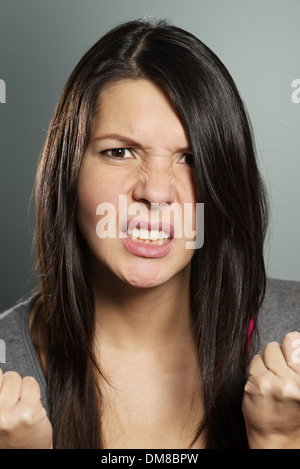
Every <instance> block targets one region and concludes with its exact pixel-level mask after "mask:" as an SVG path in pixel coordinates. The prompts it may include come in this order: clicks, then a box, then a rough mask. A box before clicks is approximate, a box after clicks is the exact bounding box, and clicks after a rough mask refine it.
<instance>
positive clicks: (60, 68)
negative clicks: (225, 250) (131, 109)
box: [0, 0, 300, 310]
mask: <svg viewBox="0 0 300 469" xmlns="http://www.w3.org/2000/svg"><path fill="white" fill-rule="evenodd" d="M148 15H151V16H154V17H156V18H167V19H169V20H170V21H171V22H172V23H173V24H175V25H177V26H180V27H182V28H184V29H187V30H189V31H191V32H192V33H193V34H195V35H196V36H198V37H199V38H200V39H201V40H202V41H203V42H204V43H206V44H207V45H208V46H209V47H210V48H211V49H212V50H213V51H214V52H215V53H216V54H217V55H218V56H219V57H220V58H221V60H222V61H223V62H224V63H225V65H226V66H227V68H228V69H229V71H230V72H231V74H232V76H233V78H234V80H235V81H236V83H237V86H238V88H239V90H240V92H241V94H242V97H243V99H244V101H245V104H246V106H247V109H248V112H249V114H250V118H251V120H252V123H253V127H254V133H255V138H256V144H257V153H258V158H259V163H260V166H261V170H262V173H263V176H264V178H265V181H266V184H267V187H268V190H269V193H270V197H271V201H272V220H271V225H270V229H269V233H268V240H267V243H266V251H265V258H266V265H267V272H268V275H269V276H271V277H276V278H283V279H294V280H300V263H299V260H300V256H299V240H300V220H299V201H300V187H299V186H300V185H299V174H300V158H299V149H300V132H299V124H300V103H299V104H295V103H293V102H292V99H291V95H292V92H293V88H292V87H291V84H292V81H293V80H295V79H297V78H300V26H299V24H300V23H299V21H300V1H299V0H184V1H182V0H180V1H179V0H173V1H171V0H127V1H126V0H124V1H122V0H105V1H104V0H84V1H83V0H80V1H79V0H6V1H5V0H0V79H2V80H4V81H5V83H6V103H2V104H0V190H1V194H0V203H1V207H0V214H1V219H0V220H1V231H0V250H1V252H0V262H1V268H0V289H1V290H0V310H3V309H5V308H7V307H9V306H11V305H12V304H13V303H14V302H15V301H16V300H17V299H18V298H19V297H20V296H21V295H24V294H25V293H26V292H27V291H28V290H29V289H30V288H31V287H32V286H33V285H34V276H33V274H32V266H33V263H34V255H33V254H31V244H32V237H33V231H34V207H33V203H31V204H30V199H31V193H32V189H33V183H34V177H35V172H36V166H37V161H38V158H39V154H40V151H41V148H42V144H43V142H44V139H45V136H46V131H47V128H48V125H49V121H50V119H51V116H52V113H53V111H54V107H55V104H56V102H57V100H58V98H59V95H60V92H61V90H62V88H63V86H64V83H65V81H66V79H67V77H68V75H69V74H70V73H71V71H72V69H73V68H74V66H75V65H76V63H77V62H78V60H79V59H80V57H81V56H82V55H83V53H84V52H85V51H86V50H87V49H88V48H89V47H90V46H91V45H92V44H93V43H94V42H96V41H97V40H98V39H99V37H100V36H102V35H103V34H104V33H105V32H106V31H108V30H109V29H111V28H112V27H113V26H116V25H117V24H119V23H120V22H123V21H126V20H130V19H135V18H139V17H141V16H148Z"/></svg>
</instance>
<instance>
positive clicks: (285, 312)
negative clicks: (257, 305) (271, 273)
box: [258, 278, 300, 353]
mask: <svg viewBox="0 0 300 469" xmlns="http://www.w3.org/2000/svg"><path fill="white" fill-rule="evenodd" d="M258 331H259V353H261V352H262V351H263V349H264V347H265V346H266V344H267V343H268V342H272V341H274V340H275V341H277V342H281V341H282V339H283V337H284V335H285V334H287V333H288V332H291V331H299V332H300V281H295V280H282V279H272V278H270V279H268V280H267V287H266V294H265V298H264V301H263V304H262V306H261V309H260V313H259V318H258Z"/></svg>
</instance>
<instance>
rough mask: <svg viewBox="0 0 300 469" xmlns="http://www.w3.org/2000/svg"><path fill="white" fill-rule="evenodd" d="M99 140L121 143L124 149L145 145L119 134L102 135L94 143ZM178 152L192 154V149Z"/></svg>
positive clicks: (183, 149) (182, 149)
mask: <svg viewBox="0 0 300 469" xmlns="http://www.w3.org/2000/svg"><path fill="white" fill-rule="evenodd" d="M99 140H116V141H117V142H120V143H121V144H122V145H124V147H128V148H143V145H141V144H140V143H139V142H137V141H136V140H133V139H132V138H129V137H125V136H123V135H119V134H106V135H101V136H100V137H95V138H94V141H99ZM177 151H178V152H179V153H192V150H191V147H184V148H178V150H177Z"/></svg>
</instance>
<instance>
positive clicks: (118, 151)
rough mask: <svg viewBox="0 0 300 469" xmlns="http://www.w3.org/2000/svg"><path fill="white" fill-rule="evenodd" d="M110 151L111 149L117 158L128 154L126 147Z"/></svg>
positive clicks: (112, 154)
mask: <svg viewBox="0 0 300 469" xmlns="http://www.w3.org/2000/svg"><path fill="white" fill-rule="evenodd" d="M110 151H111V156H114V157H115V158H124V156H125V154H126V149H125V148H114V149H112V150H110Z"/></svg>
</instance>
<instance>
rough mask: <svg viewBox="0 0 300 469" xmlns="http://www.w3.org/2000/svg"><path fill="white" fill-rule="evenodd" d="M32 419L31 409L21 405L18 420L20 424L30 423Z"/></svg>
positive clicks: (27, 424)
mask: <svg viewBox="0 0 300 469" xmlns="http://www.w3.org/2000/svg"><path fill="white" fill-rule="evenodd" d="M33 421H34V415H33V409H32V408H31V407H29V406H23V408H22V410H21V411H20V413H19V422H20V423H21V424H22V425H26V426H29V425H32V423H33Z"/></svg>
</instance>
